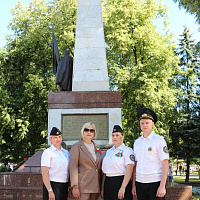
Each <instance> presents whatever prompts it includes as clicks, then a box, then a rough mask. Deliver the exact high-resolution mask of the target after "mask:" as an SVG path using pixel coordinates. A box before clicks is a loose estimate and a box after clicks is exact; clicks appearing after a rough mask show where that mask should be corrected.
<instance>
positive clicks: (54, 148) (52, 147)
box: [51, 144, 63, 151]
mask: <svg viewBox="0 0 200 200" xmlns="http://www.w3.org/2000/svg"><path fill="white" fill-rule="evenodd" d="M51 149H52V151H63V147H62V146H61V149H60V150H58V149H57V148H56V147H55V146H54V145H53V144H52V145H51Z"/></svg>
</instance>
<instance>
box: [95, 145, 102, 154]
mask: <svg viewBox="0 0 200 200" xmlns="http://www.w3.org/2000/svg"><path fill="white" fill-rule="evenodd" d="M97 151H98V152H99V153H100V154H101V151H100V149H99V147H98V146H95V153H97Z"/></svg>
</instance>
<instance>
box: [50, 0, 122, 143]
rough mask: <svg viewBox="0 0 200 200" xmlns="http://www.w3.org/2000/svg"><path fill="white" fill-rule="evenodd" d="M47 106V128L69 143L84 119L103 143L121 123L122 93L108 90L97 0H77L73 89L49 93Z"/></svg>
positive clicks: (75, 139) (99, 2) (77, 136)
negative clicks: (56, 129) (54, 130)
mask: <svg viewBox="0 0 200 200" xmlns="http://www.w3.org/2000/svg"><path fill="white" fill-rule="evenodd" d="M48 108H49V111H48V132H50V130H51V128H52V127H53V126H56V127H58V128H59V129H60V130H61V131H62V133H63V139H64V141H65V143H66V144H67V145H70V146H71V145H72V144H74V143H75V142H77V141H78V140H79V139H80V138H81V134H80V132H81V128H82V126H83V124H85V123H86V122H90V121H91V122H93V123H94V124H95V125H96V128H97V138H96V142H97V143H98V144H99V145H103V146H105V145H109V144H111V143H112V141H111V134H112V128H113V126H114V124H119V125H121V93H120V91H115V92H114V91H109V79H108V70H107V61H106V49H105V39H104V29H103V20H102V11H101V1H100V0H78V7H77V21H76V37H75V52H74V61H73V78H72V91H70V92H69V91H65V92H63V91H62V92H51V93H49V94H48Z"/></svg>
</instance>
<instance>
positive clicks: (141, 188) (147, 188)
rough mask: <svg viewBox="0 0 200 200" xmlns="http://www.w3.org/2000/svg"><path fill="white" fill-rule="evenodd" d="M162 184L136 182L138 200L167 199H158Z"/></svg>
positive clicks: (160, 199)
mask: <svg viewBox="0 0 200 200" xmlns="http://www.w3.org/2000/svg"><path fill="white" fill-rule="evenodd" d="M159 185H160V182H154V183H139V182H137V181H136V182H135V187H136V193H137V199H138V200H165V197H162V198H161V197H156V193H157V190H158V187H159Z"/></svg>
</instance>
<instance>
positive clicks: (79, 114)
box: [48, 91, 121, 146]
mask: <svg viewBox="0 0 200 200" xmlns="http://www.w3.org/2000/svg"><path fill="white" fill-rule="evenodd" d="M48 108H49V111H48V112H49V113H48V133H50V131H51V129H52V127H53V126H56V127H57V128H59V129H60V130H61V132H62V133H63V139H64V141H65V143H66V144H67V145H70V146H71V145H72V144H74V143H75V142H77V141H78V140H79V139H80V138H81V137H82V136H81V128H82V126H83V125H84V124H85V123H87V122H93V123H94V124H95V126H96V129H97V137H96V139H95V141H96V142H97V143H98V144H99V145H101V146H107V145H110V144H111V143H112V141H111V134H112V129H113V126H114V125H115V124H119V125H121V92H119V91H117V92H113V91H98V92H96V91H89V92H88V91H79V92H78V91H77V92H51V93H49V94H48Z"/></svg>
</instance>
